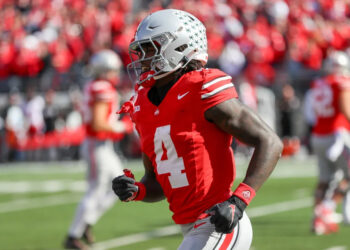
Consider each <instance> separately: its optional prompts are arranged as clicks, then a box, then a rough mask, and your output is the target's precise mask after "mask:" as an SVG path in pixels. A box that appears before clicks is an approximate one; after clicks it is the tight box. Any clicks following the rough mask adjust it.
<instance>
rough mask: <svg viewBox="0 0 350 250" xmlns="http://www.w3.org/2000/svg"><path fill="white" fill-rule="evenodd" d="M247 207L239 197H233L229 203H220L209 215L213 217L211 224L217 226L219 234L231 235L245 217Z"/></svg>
mask: <svg viewBox="0 0 350 250" xmlns="http://www.w3.org/2000/svg"><path fill="white" fill-rule="evenodd" d="M246 207H247V205H246V204H245V203H244V202H243V201H242V200H241V199H240V198H238V197H237V196H234V195H233V196H231V197H230V198H229V199H228V200H227V201H224V202H221V203H218V204H216V205H214V206H213V207H212V208H210V209H209V210H208V211H207V213H208V214H210V215H211V217H210V222H211V223H212V224H214V225H215V231H217V232H218V233H226V234H227V233H231V232H232V231H233V228H234V227H235V226H236V225H237V223H238V221H239V220H240V219H241V218H242V216H243V211H244V209H245V208H246Z"/></svg>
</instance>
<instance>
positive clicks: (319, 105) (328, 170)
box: [307, 51, 350, 235]
mask: <svg viewBox="0 0 350 250" xmlns="http://www.w3.org/2000/svg"><path fill="white" fill-rule="evenodd" d="M349 66H350V60H349V58H348V57H347V55H346V54H345V53H343V52H339V51H336V52H332V53H330V55H329V56H328V58H327V60H326V63H325V69H326V70H327V72H328V73H329V74H328V75H327V76H326V77H323V78H320V79H317V80H316V81H315V82H313V84H312V86H311V90H310V92H309V94H308V98H309V102H308V103H309V105H311V108H310V107H307V108H309V114H310V113H311V114H312V115H313V116H314V118H313V119H314V125H313V130H312V137H311V144H312V148H313V151H314V153H315V155H316V156H317V159H318V168H319V183H318V185H317V188H316V192H315V208H314V218H313V224H312V230H313V231H314V232H315V233H316V234H319V235H320V234H328V233H333V232H336V231H338V224H337V220H336V218H335V216H334V215H335V214H334V212H335V209H336V205H337V204H336V203H337V201H338V202H339V197H340V196H344V195H345V199H344V202H343V205H344V210H343V215H344V221H345V222H348V220H349V215H350V206H349V204H348V203H349V195H350V192H349V191H348V190H349V185H348V183H349V180H350V172H349V167H350V166H349V160H350V159H349V153H350V152H349V149H350V134H349V131H350V102H349V100H350V77H349ZM310 111H311V112H310ZM339 173H340V174H341V177H340V178H339V177H338V176H339V175H338V174H339ZM341 179H343V180H344V181H343V182H342V183H340V180H341Z"/></svg>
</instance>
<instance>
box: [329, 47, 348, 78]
mask: <svg viewBox="0 0 350 250" xmlns="http://www.w3.org/2000/svg"><path fill="white" fill-rule="evenodd" d="M323 67H324V70H325V71H326V72H327V73H333V74H334V73H335V74H344V75H349V74H350V57H349V55H348V54H347V53H345V52H343V51H336V50H335V51H332V52H330V54H329V55H328V57H327V58H326V60H325V62H324V65H323Z"/></svg>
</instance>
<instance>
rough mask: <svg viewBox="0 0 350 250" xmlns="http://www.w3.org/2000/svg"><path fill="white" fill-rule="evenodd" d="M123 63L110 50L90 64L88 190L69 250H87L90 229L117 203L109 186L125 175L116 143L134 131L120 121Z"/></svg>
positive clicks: (86, 144) (86, 94) (73, 226)
mask: <svg viewBox="0 0 350 250" xmlns="http://www.w3.org/2000/svg"><path fill="white" fill-rule="evenodd" d="M121 66H122V64H121V60H120V58H119V56H118V55H117V54H116V53H115V52H113V51H111V50H102V51H99V52H97V53H96V54H94V55H93V56H92V57H91V59H90V62H89V70H90V71H91V74H92V75H93V78H94V80H93V81H91V82H89V83H88V84H87V85H86V86H85V89H84V101H85V107H84V114H83V117H84V122H85V125H86V133H87V138H86V140H85V142H84V144H83V147H82V149H83V150H82V151H83V157H84V158H85V159H86V161H87V163H88V172H87V175H86V177H87V181H88V187H87V191H86V193H85V196H84V197H83V198H82V200H81V202H80V204H79V206H78V208H77V210H76V215H75V218H74V220H73V222H72V224H71V227H70V229H69V233H68V236H67V238H66V240H65V242H64V246H65V248H68V249H85V248H86V247H87V246H86V244H84V243H83V241H81V239H83V240H84V241H85V242H86V243H88V244H91V243H93V241H94V238H93V236H92V233H91V227H92V226H93V225H94V224H95V223H96V222H97V221H98V219H99V218H100V217H101V216H102V215H103V213H104V212H105V211H106V210H107V209H108V208H110V207H111V206H112V205H113V204H114V202H115V201H116V198H117V197H116V196H115V195H114V193H113V191H112V190H111V189H110V183H111V181H112V179H113V178H114V177H115V176H116V175H120V174H122V173H123V171H122V169H123V168H122V163H121V161H120V159H119V157H118V155H117V154H116V152H115V150H114V146H113V141H116V140H120V139H121V138H122V136H123V133H126V132H131V131H132V129H133V128H132V123H131V121H130V119H129V122H127V120H117V119H116V117H115V112H116V111H117V110H118V108H119V105H118V96H117V91H116V85H117V84H118V82H119V76H120V69H121Z"/></svg>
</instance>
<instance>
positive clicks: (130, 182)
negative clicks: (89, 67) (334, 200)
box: [113, 9, 282, 250]
mask: <svg viewBox="0 0 350 250" xmlns="http://www.w3.org/2000/svg"><path fill="white" fill-rule="evenodd" d="M129 49H130V54H131V58H132V60H133V62H132V63H131V64H129V66H128V68H129V70H131V72H133V73H135V74H136V77H137V83H138V85H137V87H136V88H137V91H136V94H135V95H134V97H133V98H132V99H131V100H130V101H129V102H127V103H126V104H125V105H123V107H122V109H121V112H129V113H130V114H131V117H132V119H133V121H134V123H135V125H136V129H137V131H138V133H139V136H140V140H141V145H142V151H143V163H144V166H145V174H144V176H143V177H142V179H141V181H139V182H137V181H135V180H134V178H133V175H132V174H131V173H130V172H126V174H124V175H122V176H118V177H116V178H115V179H114V180H113V190H114V192H115V193H116V195H117V196H118V197H119V198H120V199H121V200H122V201H131V200H134V201H140V200H142V201H144V202H156V201H159V200H162V199H164V198H166V199H167V201H168V203H169V208H170V210H171V211H172V212H173V217H172V218H173V220H174V222H175V223H176V224H179V225H180V226H181V229H182V232H183V235H184V239H183V241H182V243H181V245H180V247H179V249H191V250H193V249H214V248H215V247H216V248H217V249H240V250H244V249H249V247H250V244H251V241H252V236H253V235H252V227H251V224H250V220H249V218H248V217H247V215H246V213H245V211H244V210H245V208H246V207H247V206H248V205H249V203H250V202H251V200H252V199H253V197H254V196H255V193H256V191H258V190H259V188H260V186H261V185H262V184H263V183H264V182H265V180H266V179H267V178H268V176H269V175H270V174H271V172H272V170H273V169H274V167H275V165H276V163H277V161H278V159H279V157H280V154H281V151H282V143H281V141H280V139H279V138H278V136H277V135H276V134H275V133H274V132H273V131H272V130H271V129H270V128H269V127H268V126H267V125H266V124H265V123H264V122H263V121H262V120H261V119H260V118H259V117H258V116H257V115H256V114H255V113H254V112H252V111H251V110H250V109H249V108H247V107H246V106H244V105H243V104H242V103H241V102H240V101H239V100H238V99H237V93H236V90H235V86H234V84H233V83H232V81H231V77H230V76H228V75H227V74H225V73H224V72H222V71H220V70H218V69H206V68H204V65H205V64H206V63H207V60H208V54H207V38H206V29H205V27H204V26H203V24H202V23H201V22H200V21H199V20H198V19H197V18H196V17H194V16H193V15H191V14H189V13H187V12H185V11H181V10H175V9H166V10H160V11H157V12H154V13H152V14H150V15H149V16H147V17H146V18H145V19H144V20H143V21H142V22H141V23H140V24H139V26H138V29H137V31H136V34H135V39H134V40H133V41H132V43H131V44H130V47H129ZM233 136H234V137H236V138H237V139H239V140H240V141H241V142H244V143H246V144H248V145H250V146H252V147H254V148H255V151H254V154H253V156H252V159H251V161H250V163H249V166H248V170H247V174H246V176H245V178H244V180H243V182H242V183H240V184H239V185H238V187H237V189H236V190H235V191H234V192H232V191H231V188H232V185H233V182H234V179H235V172H236V170H235V161H234V155H233V152H232V148H231V143H232V137H233Z"/></svg>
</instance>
